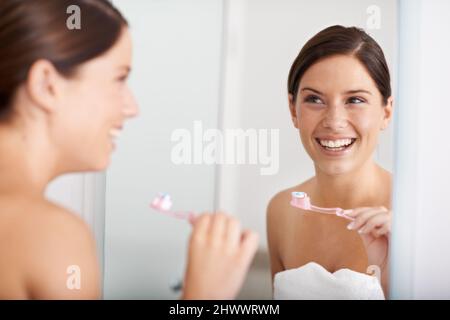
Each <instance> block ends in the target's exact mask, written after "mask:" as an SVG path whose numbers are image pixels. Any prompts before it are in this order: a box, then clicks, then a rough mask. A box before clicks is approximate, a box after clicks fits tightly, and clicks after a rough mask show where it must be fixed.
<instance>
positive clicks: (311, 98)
mask: <svg viewBox="0 0 450 320" xmlns="http://www.w3.org/2000/svg"><path fill="white" fill-rule="evenodd" d="M303 102H306V103H314V104H323V101H322V100H321V99H320V98H319V97H318V96H315V95H309V96H307V97H306V98H305V99H304V100H303Z"/></svg>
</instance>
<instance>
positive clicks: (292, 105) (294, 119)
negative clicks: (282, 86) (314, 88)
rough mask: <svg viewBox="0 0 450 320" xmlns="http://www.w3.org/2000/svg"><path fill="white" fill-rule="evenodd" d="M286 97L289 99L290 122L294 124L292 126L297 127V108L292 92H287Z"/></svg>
mask: <svg viewBox="0 0 450 320" xmlns="http://www.w3.org/2000/svg"><path fill="white" fill-rule="evenodd" d="M288 99H289V111H290V112H291V119H292V123H293V124H294V127H296V128H297V129H298V116H297V109H296V108H295V101H294V96H293V95H292V94H289V95H288Z"/></svg>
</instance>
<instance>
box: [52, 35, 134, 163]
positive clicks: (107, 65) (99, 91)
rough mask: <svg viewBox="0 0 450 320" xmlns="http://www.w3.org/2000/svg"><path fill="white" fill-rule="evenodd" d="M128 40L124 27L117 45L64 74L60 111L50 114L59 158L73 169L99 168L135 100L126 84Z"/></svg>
mask: <svg viewBox="0 0 450 320" xmlns="http://www.w3.org/2000/svg"><path fill="white" fill-rule="evenodd" d="M131 56H132V44H131V38H130V34H129V31H128V29H127V28H124V30H123V32H122V34H121V36H120V38H119V39H118V41H117V42H116V44H115V45H114V46H113V47H112V48H110V49H109V50H108V51H107V52H105V53H104V54H103V55H101V56H99V57H97V58H94V59H92V60H90V61H88V62H86V63H84V64H82V65H81V66H80V67H79V68H78V70H77V73H76V75H75V76H73V77H70V78H64V79H63V80H60V81H62V84H61V85H60V87H62V88H63V89H62V90H61V91H62V92H63V93H62V94H61V98H60V100H59V103H58V107H59V108H60V109H59V110H55V112H54V114H53V115H52V136H53V137H54V138H53V141H54V143H55V144H56V146H57V148H58V150H59V152H60V154H61V157H62V158H63V159H64V161H65V162H66V163H70V164H71V167H72V169H74V170H102V169H105V168H106V167H107V165H108V164H109V160H110V154H111V152H112V150H113V149H114V139H115V138H116V137H117V136H118V135H119V133H120V130H121V129H122V126H123V124H124V121H125V120H126V119H127V118H130V117H134V116H135V115H136V114H137V112H138V109H137V105H136V102H135V100H134V97H133V95H132V93H131V91H130V89H129V88H128V86H127V84H126V80H127V77H128V74H129V72H130V69H131Z"/></svg>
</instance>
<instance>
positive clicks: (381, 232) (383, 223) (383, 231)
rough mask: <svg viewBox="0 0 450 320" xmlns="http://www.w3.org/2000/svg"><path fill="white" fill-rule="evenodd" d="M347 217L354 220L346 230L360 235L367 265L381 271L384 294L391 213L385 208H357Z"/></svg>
mask: <svg viewBox="0 0 450 320" xmlns="http://www.w3.org/2000/svg"><path fill="white" fill-rule="evenodd" d="M347 215H348V216H349V217H352V218H354V219H355V220H354V221H353V222H351V223H350V224H349V225H348V229H350V230H355V231H356V230H357V231H358V233H359V234H360V235H361V238H362V240H363V243H364V247H365V248H366V252H367V257H368V263H369V265H375V266H378V267H379V268H380V270H381V284H382V285H383V288H384V290H385V294H386V291H387V278H388V258H389V257H388V250H389V239H390V235H391V216H392V215H391V211H389V210H388V209H386V208H385V207H374V208H367V207H365V208H357V209H355V210H353V211H352V212H351V213H348V214H347Z"/></svg>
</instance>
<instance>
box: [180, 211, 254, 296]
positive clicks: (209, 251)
mask: <svg viewBox="0 0 450 320" xmlns="http://www.w3.org/2000/svg"><path fill="white" fill-rule="evenodd" d="M257 246H258V236H257V234H256V233H254V232H253V231H250V230H245V231H241V227H240V224H239V221H238V220H236V219H235V218H233V217H231V216H227V215H225V214H223V213H216V214H211V213H205V214H202V215H200V216H198V217H197V218H196V219H195V221H194V222H193V231H192V234H191V239H190V243H189V253H188V254H189V257H188V265H187V270H186V274H185V279H184V291H183V299H233V298H235V296H236V295H237V294H238V292H239V290H240V288H241V286H242V283H243V282H244V279H245V275H246V273H247V271H248V268H249V266H250V263H251V261H252V258H253V256H254V254H255V252H256V249H257Z"/></svg>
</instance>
